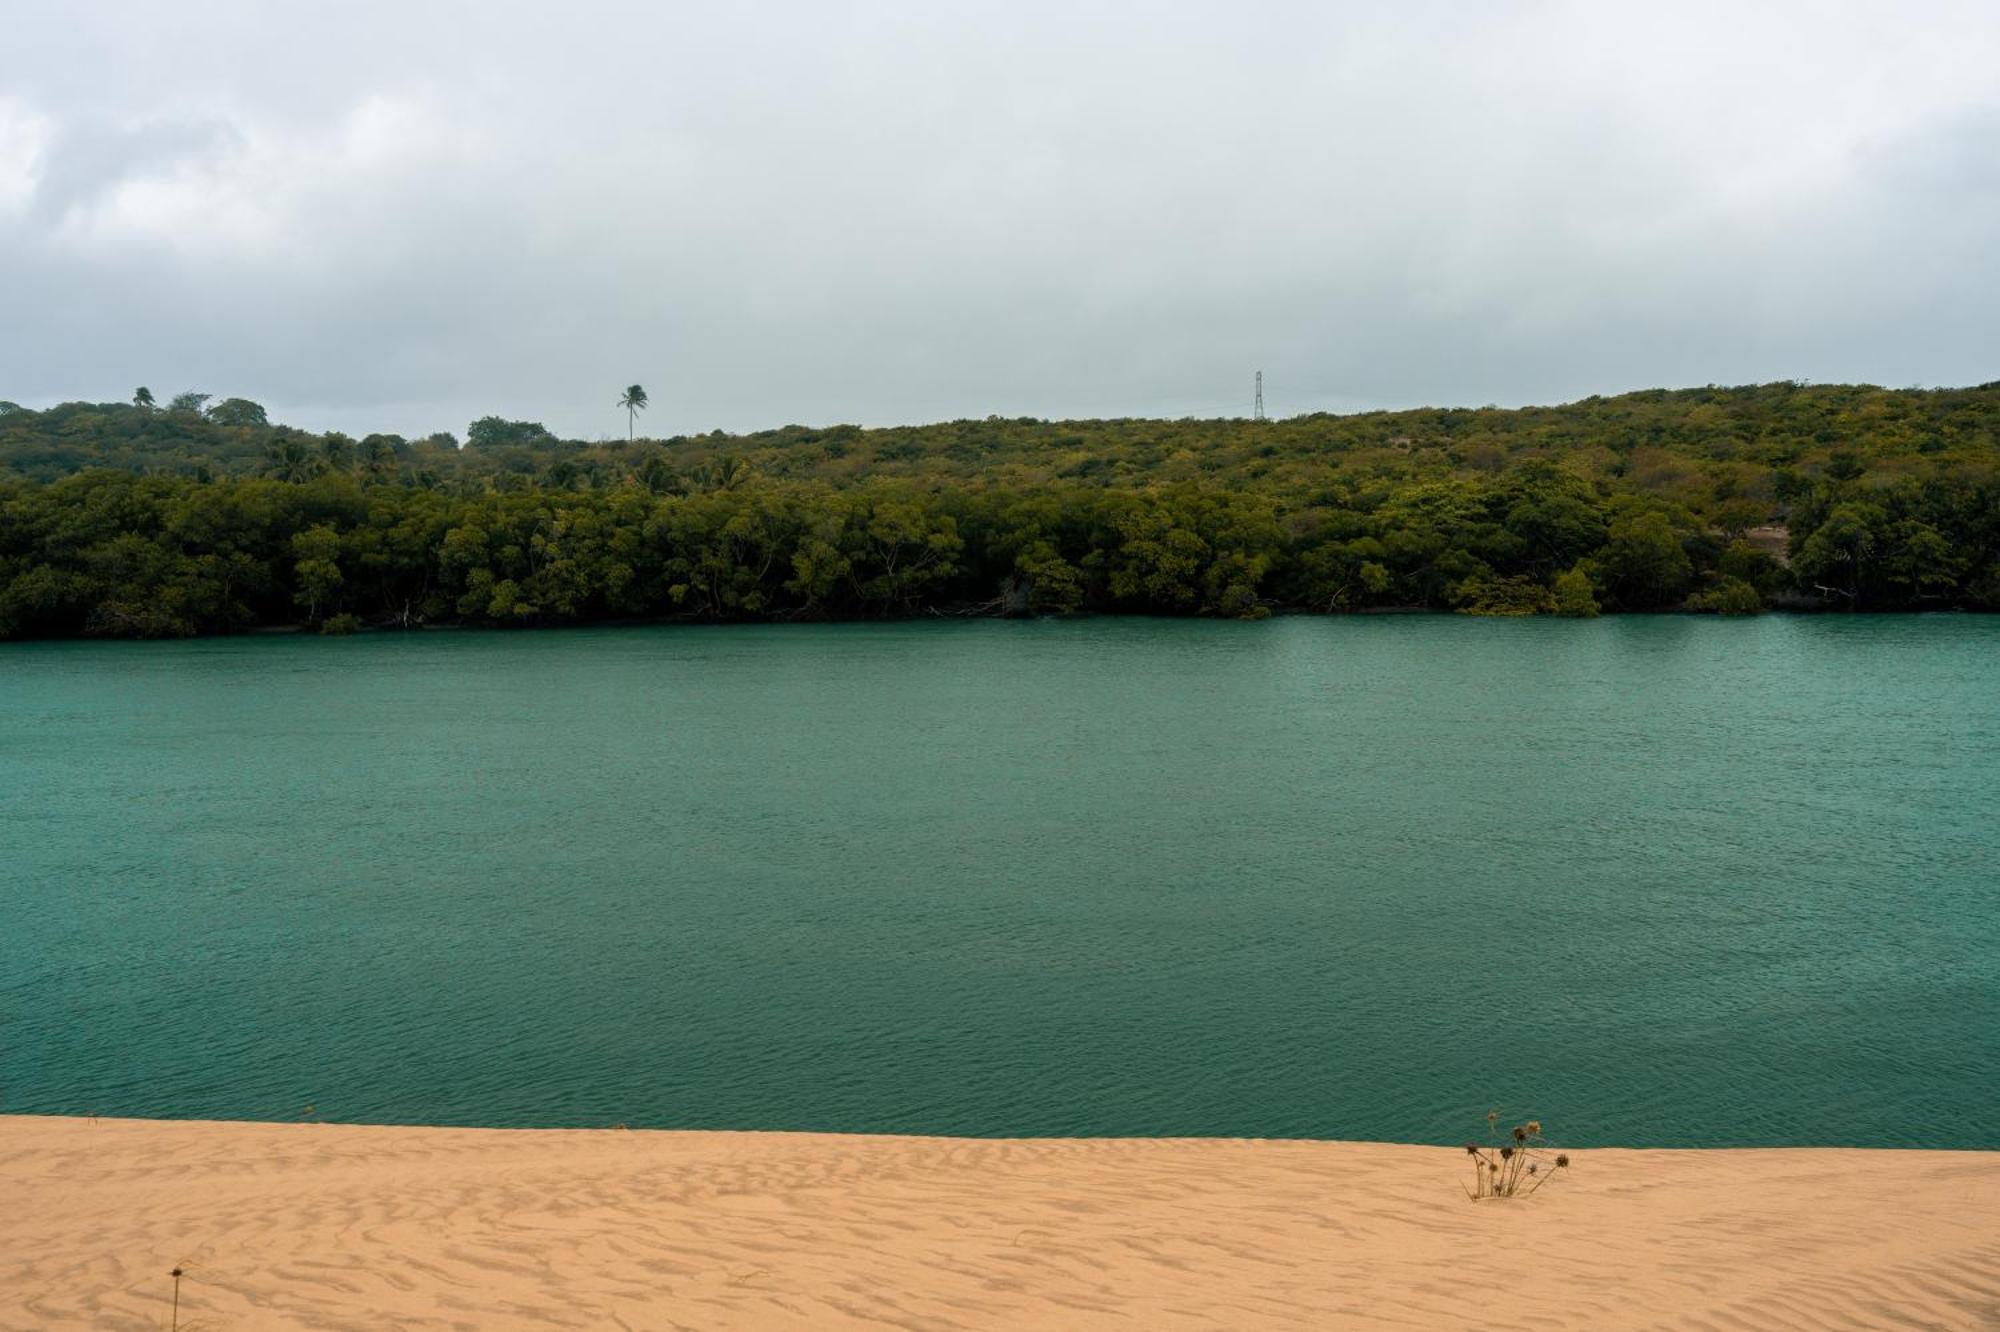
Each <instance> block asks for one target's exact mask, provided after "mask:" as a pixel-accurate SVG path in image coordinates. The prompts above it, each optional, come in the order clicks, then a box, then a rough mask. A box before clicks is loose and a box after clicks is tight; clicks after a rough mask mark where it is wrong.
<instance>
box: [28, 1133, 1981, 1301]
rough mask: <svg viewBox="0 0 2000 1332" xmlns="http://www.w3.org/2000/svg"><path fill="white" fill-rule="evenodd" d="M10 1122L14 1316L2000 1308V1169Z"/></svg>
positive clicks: (1824, 1157) (1842, 1159)
mask: <svg viewBox="0 0 2000 1332" xmlns="http://www.w3.org/2000/svg"><path fill="white" fill-rule="evenodd" d="M1577 1158H1578V1165H1577V1168H1576V1169H1575V1170H1573V1171H1572V1172H1571V1175H1570V1176H1569V1177H1568V1178H1565V1179H1563V1180H1561V1181H1559V1184H1558V1185H1557V1186H1552V1187H1551V1188H1549V1189H1548V1190H1546V1191H1544V1193H1543V1194H1542V1195H1541V1196H1540V1197H1538V1198H1535V1199H1534V1200H1532V1201H1529V1202H1526V1203H1513V1204H1485V1205H1479V1206H1475V1205H1473V1204H1470V1203H1468V1202H1466V1201H1465V1200H1464V1199H1463V1197H1462V1196H1461V1195H1460V1194H1459V1193H1458V1192H1457V1191H1456V1189H1457V1176H1458V1173H1459V1172H1458V1168H1457V1161H1458V1159H1462V1158H1456V1157H1455V1154H1454V1153H1453V1152H1450V1151H1446V1150H1442V1149H1439V1148H1434V1147H1401V1146H1384V1145H1375V1144H1354V1143H1308V1142H1243V1141H1226V1140H1192V1141H1133V1140H1109V1139H1106V1140H1087V1141H1071V1140H1047V1141H981V1140H962V1139H942V1138H890V1137H850V1136H831V1135H813V1134H750V1133H661V1132H631V1133H628V1132H620V1131H616V1130H602V1131H599V1130H587V1131H542V1130H531V1131H511V1130H481V1129H430V1128H375V1127H358V1126H328V1125H314V1124H299V1125H284V1124H213V1123H171V1122H168V1123H154V1122H144V1121H134V1120H101V1121H96V1122H92V1121H87V1120H78V1119H54V1118H40V1117H32V1116H22V1117H12V1118H0V1328H7V1329H14V1328H20V1329H55V1328H85V1327H87V1328H105V1329H121V1328H146V1329H152V1328H159V1327H163V1326H165V1321H166V1317H167V1309H168V1306H167V1296H168V1292H169V1289H170V1283H169V1281H168V1279H167V1272H168V1270H169V1269H170V1268H171V1267H173V1266H174V1265H175V1264H177V1263H178V1264H182V1265H183V1266H185V1267H186V1268H187V1270H188V1274H189V1275H188V1277H187V1279H186V1282H185V1284H184V1285H183V1288H182V1321H181V1326H182V1327H183V1328H198V1329H201V1330H202V1332H221V1330H222V1329H260V1330H261V1329H285V1328H333V1329H350V1328H398V1329H404V1328H407V1329H432V1328H453V1329H461V1328H464V1329H469V1328H482V1329H483V1328H509V1327H557V1328H563V1327H575V1328H607V1327H608V1328H645V1329H664V1328H700V1329H710V1328H816V1329H817V1328H901V1329H907V1330H908V1332H942V1330H943V1329H953V1328H994V1327H1037V1328H1099V1327H1104V1328H1114V1327H1115V1328H1126V1329H1155V1328H1158V1329H1172V1328H1218V1327H1226V1328H1238V1329H1240V1328H1326V1327H1344V1328H1345V1327H1400V1328H1441V1327H1475V1326H1476V1327H1482V1328H1564V1327H1575V1328H1609V1327H1686V1328H1712V1329H1724V1328H1744V1329H1772V1328H1793V1327H1797V1328H1828V1327H1853V1328H1876V1327H1927V1328H1975V1327H2000V1154H1996V1153H1970V1152H1893V1151H1829V1150H1798V1151H1786V1150H1749V1151H1613V1150H1597V1151H1588V1152H1581V1153H1578V1154H1577Z"/></svg>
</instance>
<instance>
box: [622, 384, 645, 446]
mask: <svg viewBox="0 0 2000 1332" xmlns="http://www.w3.org/2000/svg"><path fill="white" fill-rule="evenodd" d="M618 405H619V406H620V407H623V408H624V409H625V438H626V440H627V441H628V442H629V441H630V440H632V439H634V438H636V437H637V435H638V430H639V413H640V412H643V411H645V410H646V390H644V389H642V388H640V387H639V386H638V385H637V384H634V385H632V387H630V388H628V389H626V390H625V396H624V397H622V398H620V399H619V400H618Z"/></svg>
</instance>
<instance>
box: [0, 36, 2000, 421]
mask: <svg viewBox="0 0 2000 1332" xmlns="http://www.w3.org/2000/svg"><path fill="white" fill-rule="evenodd" d="M19 2H20V3H21V4H22V5H23V7H24V14H23V17H22V18H21V19H20V20H19V21H18V22H16V23H15V25H14V26H15V27H16V28H17V29H20V33H19V36H20V38H21V40H19V41H18V42H13V43H11V44H10V45H9V47H8V48H7V49H6V50H4V51H0V86H7V87H10V88H14V89H17V90H18V97H19V98H21V99H23V100H19V101H17V102H14V103H7V104H0V288H4V289H6V290H8V291H9V293H10V296H11V297H12V298H13V299H12V301H11V302H10V304H12V305H13V306H15V307H17V308H19V309H21V310H25V311H26V317H25V318H16V319H13V320H11V321H8V323H7V324H6V325H0V366H5V367H6V382H4V383H0V395H4V396H7V397H11V398H14V399H17V400H20V401H38V400H39V401H47V400H51V399H54V398H58V397H63V396H73V395H82V394H92V393H104V392H113V391H116V392H120V393H122V392H123V388H124V383H125V381H126V380H133V381H134V382H137V380H138V379H140V378H143V379H145V380H146V382H153V383H156V386H157V383H158V382H175V383H183V382H184V383H185V384H186V386H188V387H199V388H205V389H214V390H217V391H228V392H235V393H243V394H246V395H248V396H252V397H257V398H260V399H262V400H264V401H266V402H268V403H270V404H271V405H272V406H273V407H274V408H275V409H278V410H280V411H289V412H292V413H294V414H296V415H298V416H299V417H300V418H301V419H303V420H305V421H307V422H308V423H319V424H346V425H348V426H349V427H350V428H372V427H390V428H403V429H409V430H416V429H426V430H427V429H431V428H435V427H437V426H440V425H447V426H453V427H462V425H463V422H464V420H465V419H467V418H468V417H469V416H470V415H473V414H478V413H482V412H484V411H487V410H497V411H502V412H506V413H510V414H520V415H527V416H533V417H537V418H540V419H545V420H547V421H548V422H549V423H550V424H551V425H553V426H556V427H557V428H559V429H564V430H568V431H572V432H576V433H581V434H586V435H589V434H595V433H598V432H600V431H606V432H610V431H616V430H617V429H618V427H619V422H618V420H617V419H616V415H615V413H613V412H611V411H610V410H609V400H608V399H607V398H606V394H605V391H604V385H605V384H607V383H609V384H611V385H612V386H613V387H614V388H615V387H618V386H622V385H623V384H626V383H630V382H632V381H633V380H635V379H637V380H639V381H640V382H643V383H646V384H647V386H648V387H649V388H650V389H652V390H653V398H654V402H655V404H656V405H655V408H654V411H653V412H652V414H651V417H652V420H651V424H652V425H653V426H654V427H655V428H657V429H662V430H673V429H706V428H709V427H711V426H715V425H729V426H756V425H765V424H771V423H774V422H781V421H785V420H808V421H815V420H816V421H825V420H831V419H860V420H866V421H893V420H909V419H920V418H934V417H938V416H948V415H958V414H969V415H983V414H985V413H986V412H989V411H1000V412H1005V413H1008V414H1017V413H1033V414H1037V415H1062V414H1091V413H1118V414H1123V413H1153V412H1165V413H1180V412H1199V413H1210V412H1218V411H1237V410H1241V409H1242V407H1243V405H1244V399H1245V398H1246V395H1247V385H1248V382H1249V376H1250V372H1251V371H1252V370H1254V369H1256V368H1259V367H1261V368H1263V369H1264V370H1265V371H1266V372H1267V377H1268V379H1267V382H1268V385H1269V389H1270V394H1271V398H1272V401H1273V403H1274V404H1275V405H1276V406H1277V407H1278V408H1279V409H1280V410H1283V411H1291V410H1307V409H1312V408H1317V407H1347V406H1358V405H1377V404H1379V405H1395V404H1412V403H1420V402H1445V403H1466V402H1470V403H1478V402H1485V401H1501V402H1518V401H1548V400H1553V399H1557V398H1561V397H1567V396H1576V395H1581V394H1584V393H1589V392H1593V391H1615V390H1617V389H1620V388H1625V387H1632V386H1635V385H1651V384H1664V383H1689V382H1694V383H1699V382H1704V381H1708V380H1719V381H1724V382H1743V381H1746V380H1753V379H1766V378H1777V377H1784V376H1803V377H1807V378H1812V379H1821V380H1827V379H1840V378H1862V379H1873V380H1877V381H1880V382H1889V383H1907V382H1912V381H1923V382H1966V381H1977V380H1984V379H1990V378H1993V377H1994V374H1995V373H1997V372H1996V371H1995V370H1994V368H1993V366H1992V364H1991V358H1990V351H1989V350H1988V349H1990V348H1991V347H1993V346H1995V345H2000V208H1996V203H1995V181H1994V174H1993V168H1992V165H1991V164H1992V162H1993V161H1994V160H1995V152H1996V137H1995V133H1994V126H1995V125H1996V124H2000V85H1996V84H1995V82H1994V81H1993V79H1992V77H1991V70H1992V69H1993V68H1994V67H1995V65H1996V56H2000V7H1996V6H1994V5H1992V4H1990V3H1984V2H1980V0H1966V2H1960V0H1931V2H1929V3H1922V2H1919V0H1824V2H1823V3H1815V4H1807V3H1804V2H1803V0H1796V2H1792V3H1775V2H1769V3H1760V4H1742V3H1735V4H1728V5H1725V4H1722V3H1719V2H1712V0H1688V2H1687V3H1682V4H1677V5H1673V6H1664V5H1663V6H1654V7H1641V6H1637V5H1605V4H1601V3H1595V2H1588V3H1587V2H1586V0H1550V2H1541V3H1536V2H1529V3H1513V4H1506V5H1490V6H1488V5H1467V4H1461V3H1443V2H1442V0H1436V2H1432V3H1423V2H1421V0H1419V2H1416V3H1409V4H1402V5H1397V6H1393V7H1391V6H1381V5H1376V4H1360V3H1354V4H1338V3H1305V2H1304V0H1297V2H1295V3H1277V2H1267V3H1255V2H1249V3H1236V4H1228V5H1225V4H1221V3H1214V4H1193V3H1185V2H1183V3H1168V2H1166V0H1162V3H1148V4H1144V5H1139V4H1133V3H1113V2H1111V0H1105V2H1104V3H1099V4H1094V5H1075V4H1061V5H1058V4H1055V3H1053V2H1052V0H1051V2H1044V0H1013V2H1012V3H1000V2H999V0H967V2H966V3H963V4H955V5H952V6H937V5H933V4H918V3H915V2H914V0H908V2H905V0H857V3H855V4H852V5H843V6H839V7H832V6H819V5H813V4H808V3H804V2H803V0H796V2H791V3H787V2H785V0H745V2H744V3H742V4H739V5H735V6H730V7H704V8H683V7H661V6H653V5H642V4H636V3H634V4H613V3H593V2H592V0H575V2H573V3H570V4H567V5H565V6H562V7H560V8H551V7H549V6H546V5H541V4H531V3H527V0H516V2H510V0H493V2H492V3H488V4H483V5H480V6H478V7H477V8H476V9H468V8H467V7H464V6H461V5H447V4H423V3H412V4H400V5H395V6H392V5H390V4H388V3H387V0H349V2H348V3H342V4H338V5H334V4H319V3H290V4H286V5H284V6H282V7H281V13H282V17H283V21H282V22H281V21H277V20H274V19H272V18H271V14H272V12H273V8H272V6H271V5H269V4H267V3H264V2H263V0H258V2H257V3H252V0H214V2H213V3H210V4H208V5H206V6H204V7H203V8H202V9H200V10H199V11H192V12H190V11H179V12H176V13H174V14H173V16H172V17H171V19H169V18H168V17H167V12H166V11H163V10H159V9H157V8H156V7H153V6H150V5H143V4H139V3H136V2H135V3H127V4H120V3H116V0H105V3H102V4H98V5H92V6H87V7H77V6H72V5H60V4H56V3H53V0H47V2H44V0H19ZM21 52H33V53H34V58H33V59H29V58H28V57H27V56H25V55H22V54H20V53H21ZM23 126H25V127H26V128H22V127H23ZM23 145H25V146H23ZM50 329H57V330H59V331H61V332H62V333H63V334H64V336H60V337H56V336H49V335H48V334H47V330H50ZM107 384H108V385H110V386H111V387H109V388H107V387H106V385H107ZM612 396H615V393H614V394H613V395H612Z"/></svg>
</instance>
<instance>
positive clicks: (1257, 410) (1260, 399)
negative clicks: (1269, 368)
mask: <svg viewBox="0 0 2000 1332" xmlns="http://www.w3.org/2000/svg"><path fill="white" fill-rule="evenodd" d="M1250 419H1251V420H1253V421H1261V420H1263V419H1264V372H1263V371H1262V370H1259V371H1258V372H1257V405H1256V407H1254V408H1252V409H1251V413H1250Z"/></svg>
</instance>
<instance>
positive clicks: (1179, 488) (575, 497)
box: [0, 384, 2000, 637]
mask: <svg viewBox="0 0 2000 1332" xmlns="http://www.w3.org/2000/svg"><path fill="white" fill-rule="evenodd" d="M144 397H145V399H146V400H147V402H146V405H127V404H122V403H120V404H85V403H71V404H65V405H63V406H60V407H56V408H52V409H50V410H48V411H41V412H37V411H28V410H24V409H20V408H17V407H14V406H13V405H12V404H0V636H9V637H26V636H66V635H76V634H110V635H134V636H159V635H181V634H193V633H216V632H230V631H237V630H243V629H248V628H254V627H258V626H267V625H282V624H304V625H308V626H313V627H318V628H322V629H327V630H332V631H340V630H346V629H352V628H356V627H363V626H372V625H386V624H395V625H418V624H439V623H469V624H509V625H521V624H556V623H565V622H577V621H590V620H605V619H699V620H735V619H771V618H843V617H856V616H888V615H911V614H926V613H934V612H935V613H972V614H977V613H993V614H1000V613H1008V614H1044V613H1052V614H1063V613H1073V612H1080V611H1100V612H1136V613H1155V614H1206V615H1230V616H1254V615H1261V614H1266V613H1269V612H1270V611H1273V610H1304V611H1315V612H1338V611H1360V610H1370V609H1387V608H1401V607H1417V608H1428V609H1436V610H1459V611H1465V612H1470V613H1482V614H1534V613H1564V614H1594V613H1597V612H1598V611H1599V610H1600V609H1601V610H1607V611H1639V610H1665V609H1679V608H1686V609H1693V610H1715V611H1722V612H1727V613H1749V612H1753V611H1756V610H1759V609H1762V608H1763V607H1765V606H1769V605H1782V606H1796V607H1816V608H1827V609H1841V610H1846V609H1900V608H1935V609H1943V608H1954V607H1956V608H1965V609H1995V608H2000V384H1992V385H1985V386H1982V387H1979V388H1975V389H1946V390H1886V389H1879V388H1873V387H1867V386H1841V385H1810V386H1808V385H1799V384H1770V385H1761V386H1752V387H1744V388H1727V389H1725V388H1706V389H1690V390H1678V391H1649V392H1641V393H1631V394H1625V395H1621V396H1618V397H1612V398H1590V399H1586V400H1584V401H1582V402H1578V403H1572V404H1569V405H1566V406H1560V407H1546V408H1525V409H1520V410H1500V409H1497V408H1484V409H1478V410H1421V411H1406V412H1374V413H1364V414H1360V415H1353V416H1328V415H1313V416H1302V417H1296V418H1292V419H1289V420H1283V421H1269V422H1253V421H1247V420H1221V421H1194V420H1182V421H1153V420H1113V421H1067V422H1046V421H1037V420H1029V419H999V418H988V419H986V420H980V421H954V422H946V423H942V424H938V425H931V426H915V427H899V428H892V429H862V428H859V427H855V426H831V427H826V428H821V429H808V428H805V427H800V426H790V427H786V428H784V429H781V430H774V431H766V432H761V433H756V434H749V435H725V434H722V433H720V432H716V433H712V434H707V435H700V436H695V437H675V438H672V439H664V440H636V441H632V442H625V441H619V442H613V443H583V442H578V441H566V440H560V439H557V438H555V437H554V436H552V435H551V434H550V433H549V432H547V431H546V430H543V429H542V428H541V427H540V426H539V425H536V424H534V423H532V422H518V421H502V420H499V419H497V418H491V417H489V418H486V419H483V420H481V421H477V422H474V423H473V424H472V425H471V426H470V427H469V428H468V430H467V432H466V439H465V442H464V446H463V447H460V444H459V441H458V440H456V439H454V438H452V437H450V436H431V437H428V438H425V439H420V440H407V439H404V438H402V437H400V436H394V435H369V436H367V437H365V438H361V439H354V438H350V437H348V436H346V435H341V434H333V433H329V434H311V433H307V432H304V431H299V430H295V429H291V428H288V427H285V426H282V425H273V424H271V423H269V422H268V420H267V419H266V415H265V412H264V410H263V408H261V407H259V406H258V405H257V404H255V403H252V402H248V401H245V400H243V399H240V398H230V399H224V400H222V401H221V402H216V403H214V404H213V405H211V404H210V403H209V401H208V400H207V399H206V398H205V397H203V396H202V395H197V394H188V395H182V397H181V398H178V399H176V400H174V402H173V403H172V404H170V405H169V406H168V407H166V408H158V407H154V406H152V405H150V395H144Z"/></svg>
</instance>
